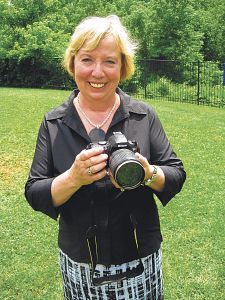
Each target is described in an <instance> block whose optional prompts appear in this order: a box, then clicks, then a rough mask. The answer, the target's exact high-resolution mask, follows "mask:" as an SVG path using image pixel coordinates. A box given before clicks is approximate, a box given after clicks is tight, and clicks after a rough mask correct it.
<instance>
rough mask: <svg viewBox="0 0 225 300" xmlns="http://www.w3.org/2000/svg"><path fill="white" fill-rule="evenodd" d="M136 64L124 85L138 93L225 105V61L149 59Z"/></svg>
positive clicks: (132, 91)
mask: <svg viewBox="0 0 225 300" xmlns="http://www.w3.org/2000/svg"><path fill="white" fill-rule="evenodd" d="M136 66H137V69H136V73H135V75H134V77H133V79H132V80H130V81H129V82H127V83H125V84H124V85H122V87H123V88H124V90H125V91H127V92H129V93H132V94H134V95H136V96H137V97H141V98H144V99H149V98H163V99H166V100H168V101H175V102H188V103H196V104H204V105H210V106H217V107H225V85H224V84H225V82H224V80H225V78H224V76H225V70H224V68H225V64H221V63H216V62H193V63H184V62H181V61H169V60H153V59H145V60H139V61H137V63H136Z"/></svg>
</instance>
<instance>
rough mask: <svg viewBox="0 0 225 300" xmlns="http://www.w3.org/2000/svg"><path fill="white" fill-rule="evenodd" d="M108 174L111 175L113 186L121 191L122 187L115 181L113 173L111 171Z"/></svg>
mask: <svg viewBox="0 0 225 300" xmlns="http://www.w3.org/2000/svg"><path fill="white" fill-rule="evenodd" d="M108 174H109V178H110V180H111V182H112V184H113V185H114V186H115V187H116V188H117V189H121V186H119V184H118V183H117V182H116V181H115V179H114V177H113V175H112V172H111V171H109V173H108Z"/></svg>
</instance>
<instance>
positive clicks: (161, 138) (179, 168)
mask: <svg viewBox="0 0 225 300" xmlns="http://www.w3.org/2000/svg"><path fill="white" fill-rule="evenodd" d="M150 120H151V121H150V134H151V145H150V149H151V150H150V163H151V164H153V165H158V166H160V168H161V169H162V170H163V172H164V174H165V187H164V189H163V191H162V192H155V191H154V193H155V195H156V196H157V197H158V198H159V200H160V201H161V202H162V204H163V205H164V206H165V205H166V204H167V203H168V202H169V201H170V200H171V199H172V198H173V197H174V196H175V195H176V194H177V193H179V192H180V191H181V189H182V186H183V184H184V182H185V180H186V172H185V170H184V166H183V163H182V161H181V160H180V159H179V158H178V157H177V155H176V153H175V152H174V151H173V149H172V147H171V145H170V143H169V140H168V138H167V136H166V134H165V131H164V129H163V127H162V124H161V122H160V120H159V118H158V116H157V114H156V113H155V112H154V111H153V112H152V116H151V119H150Z"/></svg>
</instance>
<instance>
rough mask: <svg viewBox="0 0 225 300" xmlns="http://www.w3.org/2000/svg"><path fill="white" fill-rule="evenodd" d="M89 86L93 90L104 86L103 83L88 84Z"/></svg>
mask: <svg viewBox="0 0 225 300" xmlns="http://www.w3.org/2000/svg"><path fill="white" fill-rule="evenodd" d="M89 84H90V85H91V86H92V87H93V88H96V89H100V88H102V87H103V86H105V83H94V82H89Z"/></svg>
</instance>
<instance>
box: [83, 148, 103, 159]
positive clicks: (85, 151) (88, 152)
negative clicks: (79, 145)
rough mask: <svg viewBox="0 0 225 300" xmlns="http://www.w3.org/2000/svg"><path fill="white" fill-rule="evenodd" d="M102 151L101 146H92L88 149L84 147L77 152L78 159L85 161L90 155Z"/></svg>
mask: <svg viewBox="0 0 225 300" xmlns="http://www.w3.org/2000/svg"><path fill="white" fill-rule="evenodd" d="M103 151H104V148H103V147H94V148H91V149H88V150H86V149H84V150H82V151H81V152H80V153H79V154H78V159H80V160H82V161H85V160H87V159H89V158H91V157H92V156H96V155H99V154H101V153H102V152H103Z"/></svg>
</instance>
